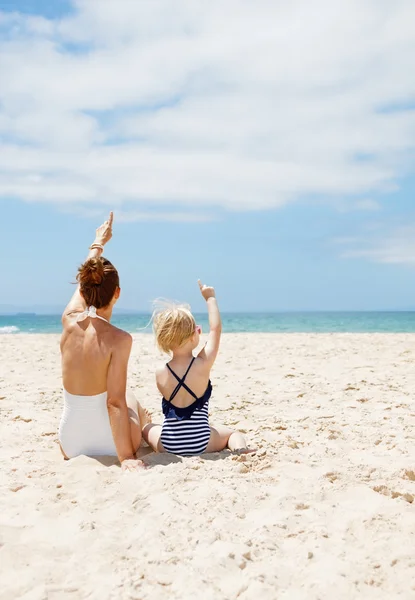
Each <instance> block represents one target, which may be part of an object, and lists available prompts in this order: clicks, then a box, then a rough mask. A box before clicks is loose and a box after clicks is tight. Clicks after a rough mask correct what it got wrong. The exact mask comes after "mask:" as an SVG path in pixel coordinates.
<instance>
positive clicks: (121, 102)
mask: <svg viewBox="0 0 415 600" xmlns="http://www.w3.org/2000/svg"><path fill="white" fill-rule="evenodd" d="M413 73H415V4H414V2H413V1H412V0H396V1H395V2H394V3H391V2H389V1H386V0H365V1H363V2H362V1H357V0H341V1H340V0H315V1H314V2H309V1H308V0H293V2H290V3H282V2H275V1H274V0H272V1H271V0H257V1H256V2H251V1H248V0H238V1H236V0H226V1H225V2H224V1H223V0H221V1H219V0H211V1H210V2H208V3H206V2H199V1H198V0H162V1H160V0H152V2H147V1H145V0H142V1H141V0H136V1H134V2H133V1H132V0H117V2H114V1H112V0H77V1H66V0H65V1H63V0H61V1H58V0H55V1H54V2H50V1H47V0H14V1H11V0H9V1H7V0H0V210H1V213H0V259H1V262H2V268H1V273H2V278H1V279H2V283H1V284H0V309H1V306H2V305H13V306H18V307H30V306H33V305H37V306H39V305H42V306H54V307H55V306H56V307H61V306H63V305H64V304H65V303H66V301H67V300H68V298H69V296H70V294H71V293H72V291H73V285H72V282H73V281H74V278H75V275H76V270H77V267H78V265H79V264H80V263H81V262H82V260H83V259H84V257H85V256H86V254H87V252H88V246H89V244H90V243H91V242H92V241H93V238H94V231H95V228H96V227H97V226H98V225H99V224H100V222H102V221H103V220H104V219H105V218H106V217H107V214H108V212H109V211H110V210H114V213H115V223H114V237H113V240H112V241H111V242H110V244H109V245H108V247H107V249H106V252H105V255H106V256H107V257H108V258H109V259H110V260H112V261H113V262H114V264H115V265H116V266H117V268H118V270H119V272H120V277H121V286H122V294H121V299H120V306H121V307H124V308H128V309H136V310H148V309H149V308H150V306H151V302H152V300H153V299H154V298H157V297H161V296H162V297H168V298H173V299H177V300H181V301H187V302H190V303H191V304H192V306H193V307H194V309H195V310H199V309H202V308H203V302H202V301H201V300H200V298H199V295H198V288H197V283H196V281H197V279H198V278H199V277H200V278H201V279H202V280H203V281H206V282H207V283H208V284H211V285H214V286H215V287H216V290H217V295H218V299H219V301H220V306H221V308H222V309H223V310H226V311H278V310H382V309H386V310H387V309H390V310H395V309H405V308H411V307H415V201H414V192H415V160H414V159H415V77H414V76H413Z"/></svg>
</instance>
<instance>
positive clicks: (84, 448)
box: [59, 306, 117, 458]
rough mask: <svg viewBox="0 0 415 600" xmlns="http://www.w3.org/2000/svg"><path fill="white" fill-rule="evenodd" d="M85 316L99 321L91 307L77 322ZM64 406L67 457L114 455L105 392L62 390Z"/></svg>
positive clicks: (62, 426)
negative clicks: (76, 393) (94, 394)
mask: <svg viewBox="0 0 415 600" xmlns="http://www.w3.org/2000/svg"><path fill="white" fill-rule="evenodd" d="M87 317H90V318H92V319H101V320H102V321H105V322H107V323H108V321H107V320H106V319H104V317H100V316H99V315H97V314H96V308H95V307H94V306H91V307H89V308H87V310H85V311H84V312H83V313H81V314H80V315H79V317H78V319H77V321H83V320H84V319H86V318H87ZM63 398H64V407H63V413H62V417H61V422H60V425H59V442H60V444H61V447H62V450H63V451H64V453H65V454H66V456H67V457H68V458H74V457H75V456H79V455H80V454H85V455H87V456H117V451H116V449H115V444H114V439H113V436H112V430H111V425H110V420H109V416H108V408H107V392H103V393H102V394H97V395H96V396H78V395H74V394H70V393H69V392H67V391H66V390H63Z"/></svg>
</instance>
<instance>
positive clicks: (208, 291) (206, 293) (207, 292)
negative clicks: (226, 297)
mask: <svg viewBox="0 0 415 600" xmlns="http://www.w3.org/2000/svg"><path fill="white" fill-rule="evenodd" d="M197 283H198V284H199V289H200V293H201V294H202V296H203V298H204V299H205V300H209V298H215V297H216V295H215V288H213V287H210V286H208V285H204V284H203V283H202V282H201V281H200V279H198V280H197Z"/></svg>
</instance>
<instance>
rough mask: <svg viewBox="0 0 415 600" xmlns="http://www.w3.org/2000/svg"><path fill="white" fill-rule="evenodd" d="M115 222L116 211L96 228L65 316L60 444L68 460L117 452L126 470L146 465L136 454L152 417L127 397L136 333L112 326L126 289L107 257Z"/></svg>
mask: <svg viewBox="0 0 415 600" xmlns="http://www.w3.org/2000/svg"><path fill="white" fill-rule="evenodd" d="M112 221H113V214H112V213H111V214H110V217H109V220H108V221H106V222H105V223H104V224H103V225H101V227H99V228H98V229H97V231H96V237H95V241H94V243H93V244H92V245H91V246H90V252H89V255H88V258H87V260H86V262H85V263H84V264H83V265H82V266H81V267H80V268H79V271H78V275H77V280H78V282H79V286H78V288H77V290H76V292H75V294H74V295H73V297H72V299H71V301H70V302H69V304H68V306H67V307H66V309H65V311H64V313H63V316H62V324H63V333H62V339H61V353H62V376H63V387H64V410H63V414H62V418H61V423H60V427H59V442H60V446H61V450H62V453H63V455H64V457H65V458H66V459H68V458H73V457H74V456H79V455H80V454H86V455H89V456H102V455H110V456H118V459H119V461H120V463H121V466H122V469H123V470H124V471H131V470H138V469H139V468H142V467H143V466H144V465H143V463H142V462H141V461H139V460H136V458H135V453H136V452H137V450H138V448H139V447H140V443H141V430H142V427H143V426H144V425H145V424H146V423H147V422H148V416H147V414H146V412H145V411H144V410H143V409H142V407H141V406H140V404H139V403H138V402H137V400H136V399H135V397H134V395H133V394H131V395H128V397H127V396H126V386H127V366H128V359H129V356H130V351H131V345H132V337H131V335H130V334H129V333H127V332H125V331H122V330H121V329H117V327H114V326H113V325H111V324H110V320H111V315H112V310H113V308H114V305H115V303H116V302H117V300H118V298H119V297H120V291H121V290H120V287H119V278H118V273H117V270H116V268H115V267H114V266H113V265H112V264H111V263H110V262H109V260H107V259H106V258H103V256H102V253H103V250H104V246H105V244H106V243H107V242H108V241H109V240H110V239H111V237H112Z"/></svg>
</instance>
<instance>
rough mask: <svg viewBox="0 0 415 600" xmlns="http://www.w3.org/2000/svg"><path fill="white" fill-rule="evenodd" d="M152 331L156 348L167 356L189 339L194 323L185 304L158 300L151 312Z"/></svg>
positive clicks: (193, 329) (194, 326)
mask: <svg viewBox="0 0 415 600" xmlns="http://www.w3.org/2000/svg"><path fill="white" fill-rule="evenodd" d="M153 330H154V334H155V336H156V342H157V346H158V347H159V348H160V350H161V351H162V352H165V353H166V354H168V353H169V352H171V351H172V350H174V349H175V348H180V347H181V346H183V345H184V344H185V343H186V342H187V341H189V340H190V339H191V337H192V336H193V335H194V333H195V330H196V321H195V319H194V316H193V315H192V313H191V311H190V306H189V305H187V304H176V303H174V302H170V301H166V300H158V301H157V302H156V303H155V309H154V312H153Z"/></svg>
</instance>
